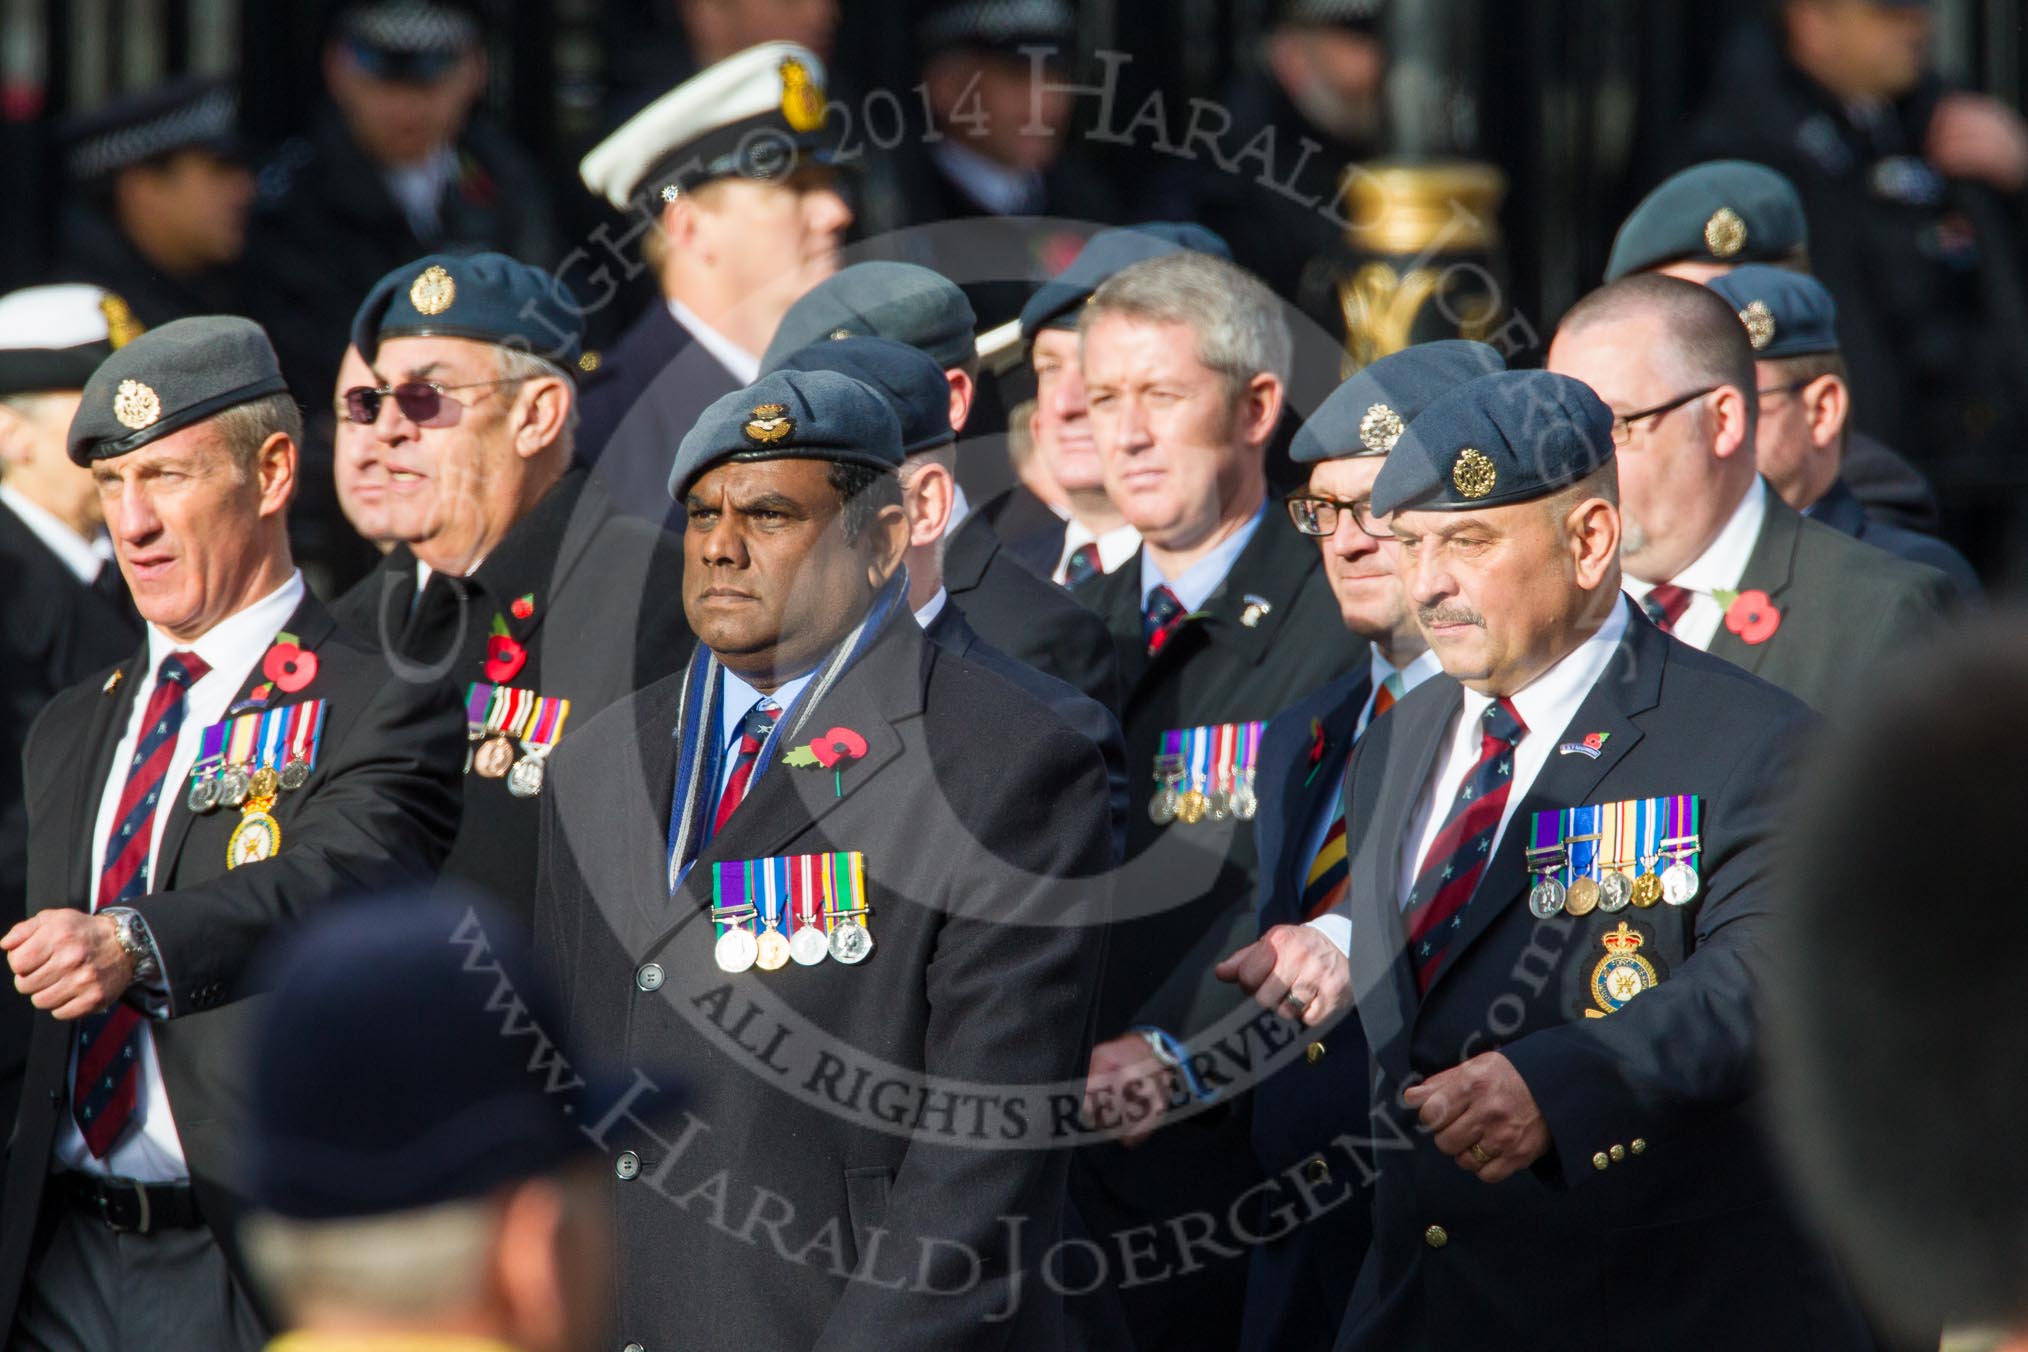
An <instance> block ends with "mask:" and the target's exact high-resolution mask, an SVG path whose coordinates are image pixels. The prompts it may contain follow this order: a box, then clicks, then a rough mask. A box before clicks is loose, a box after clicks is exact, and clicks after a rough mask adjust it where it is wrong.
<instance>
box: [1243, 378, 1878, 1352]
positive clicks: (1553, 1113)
mask: <svg viewBox="0 0 2028 1352" xmlns="http://www.w3.org/2000/svg"><path fill="white" fill-rule="evenodd" d="M1612 421H1613V415H1612V412H1611V410H1609V409H1608V408H1606V407H1605V405H1604V404H1603V403H1601V402H1600V400H1599V399H1598V397H1597V396H1596V395H1594V394H1593V393H1592V392H1591V391H1590V390H1589V389H1587V388H1586V387H1585V386H1584V385H1582V384H1581V383H1579V382H1577V381H1575V380H1571V379H1569V378H1567V377H1563V376H1558V375H1552V374H1548V373H1545V372H1538V371H1529V372H1499V373H1495V374H1492V375H1488V376H1483V377H1481V378H1479V379H1478V380H1475V381H1472V382H1470V383H1468V384H1465V385H1462V386H1460V387H1458V388H1457V389H1456V390H1454V391H1452V392H1451V393H1450V394H1448V395H1446V396H1444V397H1443V398H1442V399H1439V400H1438V401H1437V402H1435V403H1433V404H1431V405H1430V406H1429V407H1428V408H1427V409H1425V410H1424V411H1423V413H1422V415H1421V416H1420V417H1418V418H1417V419H1416V420H1415V421H1414V423H1413V424H1411V425H1410V427H1409V429H1408V431H1407V432H1406V433H1404V434H1403V436H1402V438H1401V440H1400V441H1399V442H1397V443H1396V445H1395V448H1394V450H1393V452H1392V453H1391V454H1390V455H1389V456H1388V458H1387V463H1386V466H1385V468H1383V469H1382V470H1381V472H1380V477H1379V478H1378V479H1377V480H1375V482H1374V487H1373V499H1372V509H1373V511H1374V512H1376V513H1378V514H1380V515H1383V516H1386V517H1389V518H1390V519H1391V520H1390V524H1391V525H1392V526H1393V529H1394V533H1395V537H1396V540H1397V542H1398V547H1399V549H1400V557H1401V566H1402V573H1401V576H1402V582H1403V586H1404V587H1405V588H1406V589H1407V592H1408V596H1409V599H1410V601H1411V603H1412V604H1413V605H1414V606H1415V608H1416V615H1417V620H1418V622H1419V623H1420V625H1421V627H1422V630H1423V633H1424V635H1425V636H1426V637H1427V638H1428V640H1429V643H1430V647H1431V649H1432V650H1433V651H1434V652H1435V653H1436V654H1437V658H1438V660H1439V661H1440V662H1441V663H1442V664H1443V666H1444V672H1445V674H1444V675H1443V676H1441V677H1437V678H1434V679H1432V680H1430V681H1428V682H1426V683H1424V684H1423V685H1422V686H1421V687H1420V688H1419V689H1417V690H1415V691H1414V692H1412V693H1410V694H1409V695H1408V696H1407V697H1406V698H1404V699H1403V700H1402V701H1401V702H1400V703H1399V704H1397V705H1396V706H1395V707H1394V709H1393V710H1392V711H1391V712H1390V713H1389V714H1388V716H1387V717H1386V718H1384V719H1381V720H1379V721H1378V722H1377V723H1375V724H1374V725H1373V726H1371V727H1370V728H1369V729H1368V731H1367V733H1366V735H1365V737H1364V738H1362V739H1361V741H1360V743H1359V745H1358V747H1357V748H1356V749H1355V750H1354V752H1353V757H1352V765H1351V769H1350V771H1349V776H1348V784H1347V788H1346V793H1345V798H1344V803H1345V809H1344V810H1345V813H1346V838H1347V839H1348V840H1350V841H1352V842H1353V853H1352V858H1351V865H1350V871H1349V881H1348V886H1347V891H1346V896H1345V900H1344V902H1343V903H1341V905H1340V907H1339V909H1338V912H1337V915H1338V918H1339V919H1340V922H1341V924H1343V925H1344V926H1346V927H1347V928H1345V929H1340V930H1338V931H1337V932H1335V933H1333V932H1332V931H1330V930H1328V929H1327V928H1325V927H1323V926H1320V925H1315V924H1313V925H1308V926H1301V927H1292V928H1291V930H1289V931H1284V932H1283V933H1282V934H1280V935H1275V934H1270V935H1269V936H1267V937H1266V938H1264V939H1263V940H1261V941H1260V942H1259V943H1257V944H1256V945H1254V946H1252V947H1251V948H1250V949H1249V950H1247V951H1245V952H1242V953H1239V954H1236V955H1235V956H1234V960H1233V961H1232V962H1231V963H1229V964H1228V965H1227V968H1226V970H1227V971H1229V972H1231V973H1232V974H1233V975H1234V976H1235V977H1236V978H1237V979H1238V980H1239V981H1240V982H1241V984H1242V985H1243V986H1244V987H1245V988H1247V989H1249V990H1252V991H1253V992H1254V993H1255V996H1256V998H1257V999H1259V1000H1260V1001H1261V1003H1263V1004H1264V1005H1268V1006H1270V1007H1273V1008H1279V1009H1285V1010H1288V1011H1289V1012H1291V1013H1292V1014H1295V1015H1297V1016H1299V1017H1300V1018H1301V1019H1302V1020H1303V1021H1304V1022H1305V1023H1306V1024H1309V1025H1310V1026H1312V1027H1320V1028H1328V1027H1331V1026H1332V1025H1333V1023H1334V1022H1335V1021H1336V1020H1337V1019H1338V1018H1339V1017H1341V1016H1343V1017H1347V1018H1356V1019H1357V1023H1358V1028H1359V1032H1360V1033H1361V1034H1362V1035H1363V1036H1364V1038H1365V1040H1366V1043H1367V1045H1368V1047H1369V1048H1370V1049H1371V1051H1370V1059H1367V1058H1361V1059H1360V1060H1359V1061H1357V1062H1355V1063H1354V1064H1351V1065H1344V1064H1342V1063H1335V1062H1334V1061H1333V1060H1332V1059H1330V1058H1327V1059H1326V1060H1325V1061H1324V1062H1323V1067H1324V1068H1327V1069H1326V1073H1328V1074H1334V1075H1344V1076H1347V1077H1349V1078H1351V1079H1354V1080H1356V1081H1357V1082H1358V1083H1359V1084H1360V1085H1361V1086H1363V1087H1365V1088H1366V1091H1367V1099H1366V1102H1367V1104H1368V1109H1367V1111H1366V1112H1364V1113H1362V1114H1360V1115H1359V1117H1358V1119H1357V1121H1356V1123H1355V1127H1354V1130H1353V1131H1352V1133H1351V1134H1350V1136H1349V1137H1348V1138H1346V1144H1344V1145H1342V1146H1340V1147H1339V1150H1340V1154H1339V1159H1340V1162H1341V1163H1343V1164H1344V1165H1345V1166H1346V1167H1349V1168H1353V1169H1356V1170H1358V1171H1360V1172H1361V1176H1362V1177H1364V1178H1367V1179H1369V1180H1370V1189H1369V1194H1370V1198H1371V1208H1372V1209H1371V1214H1372V1224H1373V1239H1372V1248H1371V1250H1370V1251H1369V1253H1368V1256H1367V1259H1366V1262H1365V1265H1364V1267H1363V1268H1362V1271H1361V1273H1360V1276H1359V1281H1358V1283H1357V1285H1356V1287H1355V1288H1354V1292H1353V1295H1352V1298H1351V1302H1350V1305H1349V1306H1348V1308H1347V1311H1346V1315H1345V1324H1344V1327H1343V1328H1342V1330H1341V1331H1340V1334H1339V1337H1338V1340H1337V1343H1336V1346H1337V1347H1339V1348H1341V1349H1356V1350H1359V1352H1363V1350H1364V1349H1369V1348H1371V1349H1376V1350H1377V1349H1382V1348H1386V1349H1396V1348H1404V1347H1418V1348H1460V1349H1463V1348H1483V1347H1486V1346H1488V1345H1497V1346H1500V1347H1512V1348H1527V1349H1537V1348H1540V1349H1549V1348H1565V1347H1569V1346H1570V1345H1571V1344H1572V1342H1573V1340H1575V1341H1576V1342H1579V1343H1585V1342H1592V1341H1596V1340H1597V1338H1598V1337H1600V1336H1602V1335H1599V1334H1597V1333H1595V1332H1592V1331H1595V1330H1598V1329H1600V1328H1602V1327H1603V1326H1604V1323H1605V1321H1607V1320H1608V1319H1609V1318H1610V1317H1611V1316H1610V1309H1611V1308H1628V1309H1638V1310H1640V1311H1641V1312H1642V1320H1643V1322H1642V1335H1641V1336H1642V1339H1643V1342H1644V1343H1645V1345H1648V1346H1653V1347H1674V1348H1686V1349H1688V1348H1708V1347H1714V1346H1728V1345H1737V1346H1750V1345H1766V1344H1768V1343H1769V1342H1770V1341H1772V1342H1790V1341H1794V1342H1804V1343H1808V1344H1809V1345H1810V1346H1812V1347H1824V1348H1837V1347H1853V1348H1860V1347H1867V1346H1870V1345H1871V1344H1870V1341H1869V1340H1868V1339H1867V1338H1866V1336H1865V1333H1864V1330H1863V1328H1861V1327H1860V1326H1859V1324H1858V1322H1857V1319H1856V1316H1855V1314H1854V1312H1853V1311H1851V1310H1850V1309H1848V1308H1847V1307H1846V1305H1845V1302H1844V1300H1843V1297H1842V1293H1841V1292H1840V1290H1839V1287H1838V1284H1837V1282H1836V1279H1835V1277H1834V1276H1833V1275H1832V1273H1831V1272H1830V1270H1829V1266H1828V1263H1827V1261H1826V1260H1825V1259H1824V1258H1823V1257H1822V1256H1821V1255H1820V1254H1818V1253H1817V1252H1816V1251H1815V1248H1814V1246H1813V1245H1812V1244H1811V1243H1810V1242H1809V1241H1808V1240H1807V1239H1806V1238H1805V1237H1804V1235H1803V1233H1802V1232H1801V1231H1800V1229H1799V1228H1798V1226H1797V1224H1796V1223H1795V1221H1794V1220H1793V1218H1792V1217H1791V1216H1790V1215H1789V1214H1788V1210H1787V1207H1786V1206H1785V1204H1784V1201H1783V1200H1782V1194H1781V1192H1780V1189H1779V1186H1778V1183H1777V1180H1776V1179H1775V1177H1774V1175H1773V1172H1772V1169H1771V1168H1770V1165H1769V1161H1768V1160H1767V1159H1766V1158H1765V1153H1764V1150H1763V1148H1762V1145H1761V1142H1760V1140H1759V1131H1758V1124H1757V1121H1756V1118H1755V1105H1754V1103H1753V1101H1752V1088H1753V1072H1754V1066H1755V1055H1756V1047H1757V1043H1758V1037H1757V1026H1756V1021H1755V1019H1754V1017H1753V1014H1752V1002H1753V992H1754V990H1755V988H1756V985H1757V982H1758V980H1759V979H1760V978H1761V974H1762V973H1763V972H1765V971H1766V970H1767V969H1768V968H1769V965H1770V963H1771V957H1772V945H1771V939H1770V930H1771V928H1772V927H1773V926H1774V924H1775V921H1776V916H1777V913H1778V909H1779V905H1780V902H1779V899H1778V896H1777V894H1776V893H1775V892H1774V890H1773V888H1772V886H1771V884H1770V882H1769V872H1770V864H1769V860H1770V856H1771V855H1772V854H1773V852H1774V850H1775V848H1776V844H1775V833H1776V831H1777V829H1778V827H1779V824H1780V812H1781V808H1782V805H1783V801H1784V794H1783V785H1784V784H1785V782H1786V780H1787V775H1788V774H1789V773H1790V771H1791V770H1792V768H1793V762H1794V759H1795V757H1796V755H1797V754H1798V743H1799V742H1800V740H1801V739H1802V737H1803V736H1804V734H1805V733H1806V731H1807V729H1808V727H1809V722H1810V720H1809V716H1808V712H1807V710H1805V709H1804V707H1803V706H1802V704H1801V703H1800V702H1799V701H1797V700H1796V699H1794V698H1793V697H1791V696H1788V695H1785V694H1783V693H1781V692H1780V691H1778V690H1776V689H1775V688H1774V687H1772V686H1770V685H1768V684H1766V683H1765V682H1762V681H1760V680H1758V679H1755V678H1753V677H1751V676H1748V675H1746V674H1745V673H1743V672H1741V671H1740V670H1739V669H1738V668H1736V667H1733V666H1731V665H1729V664H1727V663H1724V662H1719V661H1714V660H1712V659H1711V658H1709V657H1707V656H1705V655H1703V654H1700V653H1697V652H1695V651H1693V650H1691V649H1690V648H1688V647H1686V646H1684V645H1683V644H1682V643H1680V642H1676V641H1673V640H1671V639H1670V638H1668V637H1667V636H1666V635H1664V634H1662V633H1661V632H1660V631H1658V630H1657V629H1656V628H1655V627H1654V626H1653V625H1652V624H1650V623H1649V622H1648V621H1647V619H1646V618H1645V617H1644V616H1643V615H1641V614H1640V613H1639V611H1638V609H1637V608H1636V607H1635V606H1634V604H1633V603H1632V602H1631V601H1630V600H1628V599H1627V598H1625V597H1623V596H1621V594H1620V587H1619V581H1620V577H1619V567H1620V565H1619V559H1620V539H1619V536H1620V516H1619V510H1618V508H1617V506H1616V503H1615V499H1616V498H1617V496H1618V492H1617V484H1616V474H1615V463H1614V459H1615V458H1614V450H1613V441H1612ZM1664 877H1666V878H1667V881H1666V882H1665V881H1664ZM1348 934H1349V944H1350V949H1349V962H1348V956H1347V951H1346V949H1344V948H1342V947H1341V946H1340V944H1341V942H1345V940H1343V939H1341V937H1340V936H1341V935H1348ZM1721 1009H1722V1010H1726V1011H1728V1014H1727V1016H1726V1017H1724V1018H1714V1017H1713V1011H1714V1010H1721ZM1334 1065H1335V1066H1336V1068H1332V1067H1334ZM1453 1246H1455V1248H1453ZM1629 1259H1632V1260H1633V1261H1632V1262H1629V1261H1628V1260H1629ZM1715 1291H1722V1292H1723V1293H1724V1296H1723V1298H1722V1299H1718V1298H1714V1297H1713V1296H1712V1294H1711V1293H1712V1292H1715ZM1601 1292H1611V1293H1613V1294H1612V1295H1611V1297H1610V1298H1609V1299H1608V1300H1604V1301H1602V1298H1601ZM1622 1300H1624V1301H1626V1302H1627V1304H1626V1305H1625V1306H1624V1307H1620V1306H1618V1304H1617V1303H1618V1302H1620V1301H1622Z"/></svg>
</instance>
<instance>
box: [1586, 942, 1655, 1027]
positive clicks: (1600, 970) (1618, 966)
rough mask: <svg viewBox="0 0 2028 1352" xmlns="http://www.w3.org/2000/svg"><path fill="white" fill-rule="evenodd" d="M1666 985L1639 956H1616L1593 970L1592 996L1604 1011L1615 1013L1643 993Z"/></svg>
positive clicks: (1631, 954) (1616, 954) (1633, 954)
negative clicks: (1654, 987) (1663, 984)
mask: <svg viewBox="0 0 2028 1352" xmlns="http://www.w3.org/2000/svg"><path fill="white" fill-rule="evenodd" d="M1661 983H1662V979H1661V976H1660V975H1659V974H1658V973H1657V972H1656V971H1655V964H1653V963H1651V962H1649V961H1648V960H1647V959H1646V958H1644V957H1642V956H1640V955H1639V954H1638V953H1625V952H1615V953H1612V954H1610V955H1608V956H1607V957H1606V958H1604V959H1603V960H1601V961H1600V962H1599V965H1598V966H1597V967H1595V968H1593V969H1592V973H1591V996H1592V999H1594V1000H1596V1001H1597V1002H1598V1005H1599V1007H1600V1008H1601V1009H1603V1010H1605V1011H1606V1012H1607V1013H1613V1012H1615V1011H1617V1010H1620V1009H1623V1008H1625V1007H1626V1003H1627V1001H1629V1000H1631V999H1633V998H1634V997H1635V996H1636V995H1639V994H1640V993H1641V992H1642V991H1644V990H1647V989H1649V988H1650V987H1653V986H1659V985H1660V984H1661Z"/></svg>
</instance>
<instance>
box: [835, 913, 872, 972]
mask: <svg viewBox="0 0 2028 1352" xmlns="http://www.w3.org/2000/svg"><path fill="white" fill-rule="evenodd" d="M872 951H873V935H872V934H871V933H870V932H868V930H867V928H866V926H864V925H862V924H860V923H859V922H858V921H857V920H843V921H840V922H839V924H838V928H837V929H835V930H832V931H831V956H832V957H834V958H836V959H837V960H838V961H839V962H842V963H845V964H847V965H848V966H849V965H850V964H852V963H855V962H864V961H866V955H867V954H868V953H871V952H872Z"/></svg>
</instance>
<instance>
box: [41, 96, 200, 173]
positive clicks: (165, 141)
mask: <svg viewBox="0 0 2028 1352" xmlns="http://www.w3.org/2000/svg"><path fill="white" fill-rule="evenodd" d="M238 115H239V96H238V95H237V94H236V93H235V92H234V91H233V90H232V89H230V88H226V87H220V88H216V89H212V90H210V91H208V92H206V93H205V94H203V95H202V96H200V97H198V98H195V99H192V100H191V101H190V102H189V103H185V104H181V105H178V106H177V107H175V108H171V109H169V110H167V111H165V112H163V113H161V114H160V115H159V116H156V117H151V118H148V119H146V120H145V121H141V122H136V123H132V124H130V125H128V126H124V127H118V128H115V129H113V130H112V131H108V132H105V133H103V134H101V135H98V136H92V137H88V138H86V139H85V140H82V141H80V142H78V144H77V146H76V147H75V148H74V149H73V150H72V151H71V152H70V172H71V175H72V177H74V178H79V179H92V178H97V177H99V176H100V175H102V174H110V173H112V172H113V171H114V170H116V169H124V168H126V167H127V166H128V165H131V164H140V163H143V162H144V161H147V160H151V159H153V158H154V157H155V156H157V155H166V154H168V153H169V152H170V151H172V150H180V149H182V148H183V147H184V146H193V145H203V144H205V143H206V142H209V141H223V140H226V139H227V138H229V137H230V136H231V135H232V134H233V127H234V123H235V122H236V120H237V118H238Z"/></svg>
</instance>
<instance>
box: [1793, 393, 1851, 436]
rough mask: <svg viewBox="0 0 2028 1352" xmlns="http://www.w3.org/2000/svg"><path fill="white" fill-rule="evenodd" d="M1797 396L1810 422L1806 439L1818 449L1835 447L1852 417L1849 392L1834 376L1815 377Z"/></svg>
mask: <svg viewBox="0 0 2028 1352" xmlns="http://www.w3.org/2000/svg"><path fill="white" fill-rule="evenodd" d="M1799 393H1800V394H1801V396H1802V400H1803V408H1804V409H1805V411H1806V412H1807V413H1808V415H1809V419H1810V440H1811V442H1813V443H1814V444H1815V445H1816V446H1817V448H1818V449H1819V450H1821V449H1823V448H1824V447H1826V446H1832V445H1835V444H1837V441H1838V438H1839V437H1841V436H1843V435H1844V433H1845V420H1846V419H1847V418H1849V417H1851V416H1852V389H1851V387H1850V386H1848V385H1847V384H1846V383H1845V382H1844V380H1843V379H1841V378H1840V377H1838V376H1835V375H1822V376H1818V377H1817V378H1816V379H1815V380H1813V381H1811V382H1810V383H1809V384H1808V385H1805V386H1804V387H1803V388H1802V390H1801V391H1799Z"/></svg>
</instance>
